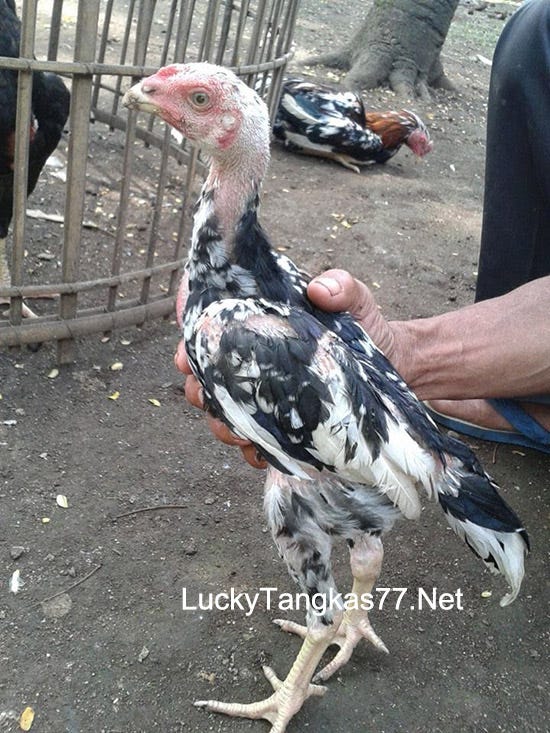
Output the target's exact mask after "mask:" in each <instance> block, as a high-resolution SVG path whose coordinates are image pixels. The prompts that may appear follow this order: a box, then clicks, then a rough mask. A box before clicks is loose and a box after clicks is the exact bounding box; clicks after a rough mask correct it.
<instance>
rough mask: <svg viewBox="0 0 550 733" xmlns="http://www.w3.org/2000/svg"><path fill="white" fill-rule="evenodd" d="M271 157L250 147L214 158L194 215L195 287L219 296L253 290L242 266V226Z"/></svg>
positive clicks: (191, 267) (191, 258) (191, 273)
mask: <svg viewBox="0 0 550 733" xmlns="http://www.w3.org/2000/svg"><path fill="white" fill-rule="evenodd" d="M260 153H261V151H260ZM267 162H268V154H264V155H261V154H260V155H251V154H250V151H248V155H244V156H241V157H240V158H239V157H238V156H233V157H232V158H229V159H226V160H223V161H219V160H215V161H213V162H212V165H211V168H210V173H209V175H208V178H207V179H206V182H205V184H204V186H203V189H202V192H201V195H200V198H199V202H198V206H197V210H196V213H195V217H194V225H193V235H192V239H191V251H190V254H189V260H188V270H189V289H190V291H193V290H195V291H197V290H199V291H201V292H203V293H204V292H206V291H208V292H210V293H211V294H212V295H216V297H228V296H229V297H231V295H233V297H242V296H243V295H244V296H246V295H247V294H251V295H252V294H253V292H251V288H252V284H251V283H249V284H247V283H246V282H245V280H246V277H245V273H244V272H242V268H241V267H240V266H239V253H238V250H239V248H240V245H239V242H238V239H239V237H238V232H239V230H240V227H241V226H242V222H243V221H244V220H246V219H247V217H249V216H254V217H255V213H256V209H257V206H258V199H259V196H258V194H259V190H260V186H261V181H262V178H263V175H264V173H265V169H266V167H267ZM236 279H237V280H238V282H237V283H236V282H235V280H236ZM247 291H250V292H247Z"/></svg>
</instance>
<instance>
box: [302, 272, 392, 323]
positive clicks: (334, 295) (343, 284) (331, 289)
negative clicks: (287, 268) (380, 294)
mask: <svg viewBox="0 0 550 733" xmlns="http://www.w3.org/2000/svg"><path fill="white" fill-rule="evenodd" d="M307 294H308V296H309V297H310V298H311V300H312V301H313V302H314V303H315V305H317V306H318V307H319V308H322V309H323V310H326V311H331V312H334V311H349V312H350V313H352V315H354V316H355V318H357V320H359V321H361V320H363V319H364V318H367V317H368V315H369V313H370V312H371V311H372V310H373V309H375V310H376V311H377V310H378V305H377V304H376V301H375V299H374V296H373V294H372V293H371V291H370V290H369V289H368V287H367V286H366V285H365V284H364V283H362V282H361V281H360V280H356V279H355V278H354V277H353V275H351V274H350V273H349V272H347V271H346V270H327V271H326V272H324V273H323V274H322V275H319V277H316V278H314V279H313V280H312V281H311V282H310V283H309V285H308V288H307Z"/></svg>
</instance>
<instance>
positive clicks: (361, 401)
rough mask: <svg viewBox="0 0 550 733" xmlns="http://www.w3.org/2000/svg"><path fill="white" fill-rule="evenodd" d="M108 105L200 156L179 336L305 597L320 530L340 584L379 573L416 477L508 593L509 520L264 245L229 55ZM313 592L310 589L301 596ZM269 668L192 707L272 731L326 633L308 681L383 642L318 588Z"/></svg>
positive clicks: (355, 328) (300, 278) (248, 115)
mask: <svg viewBox="0 0 550 733" xmlns="http://www.w3.org/2000/svg"><path fill="white" fill-rule="evenodd" d="M124 103H125V104H126V106H128V107H130V108H134V109H140V110H143V111H146V112H151V113H153V114H156V115H158V116H160V117H162V118H163V119H164V120H165V121H166V122H168V123H169V124H170V125H173V126H174V127H176V128H177V129H178V130H179V131H180V132H181V133H183V135H184V136H185V137H187V138H189V139H190V140H191V141H193V142H195V143H197V144H199V145H201V146H202V148H203V150H204V151H205V152H206V153H207V154H208V155H209V156H210V158H211V166H210V172H209V175H208V178H207V180H206V182H205V184H204V186H203V189H202V193H201V196H200V199H199V203H198V208H197V210H196V213H195V222H194V229H193V236H192V245H191V251H190V255H189V261H188V268H187V269H188V276H189V294H188V298H187V305H186V307H185V314H184V317H183V318H184V329H183V330H184V338H185V343H186V349H187V352H188V355H189V360H190V362H191V365H192V368H193V371H194V373H195V374H196V375H197V377H198V379H199V380H200V382H201V384H202V385H203V388H204V394H205V400H206V402H207V404H208V406H209V409H210V411H211V412H212V413H213V414H214V415H216V416H218V417H220V418H221V419H222V420H223V421H224V422H225V423H226V424H227V425H228V426H229V427H230V428H231V429H232V430H233V431H234V432H235V433H236V434H237V435H239V436H241V437H243V438H247V439H248V440H251V441H252V442H253V443H254V444H255V445H256V447H257V449H258V451H259V452H260V453H261V454H262V455H263V456H265V458H266V459H267V461H268V462H269V464H270V467H269V469H268V471H267V479H266V491H265V509H266V514H267V519H268V522H269V525H270V527H271V531H272V534H273V537H274V539H275V542H276V544H277V547H278V549H279V551H280V553H281V555H282V556H283V557H284V559H285V561H286V563H287V565H288V568H289V570H290V573H291V575H292V576H293V578H294V579H295V580H296V581H297V582H298V583H299V584H300V586H301V588H302V590H303V591H305V592H306V593H308V594H309V596H310V597H313V596H314V595H316V594H322V596H324V597H325V598H328V597H329V595H330V593H331V591H332V592H333V593H334V594H335V592H336V591H335V583H334V579H333V576H332V571H331V548H332V541H333V537H334V536H342V537H344V538H345V539H346V540H347V542H348V546H349V551H350V560H351V569H352V574H353V578H354V581H353V589H352V593H354V594H357V597H360V596H361V594H363V593H369V592H370V591H371V590H372V588H373V585H374V583H375V582H376V579H377V577H378V574H379V572H380V566H381V561H382V552H383V551H382V543H381V539H380V537H381V535H383V534H384V533H385V532H386V531H387V530H389V529H390V527H391V525H392V523H393V521H394V519H395V518H396V517H397V516H399V515H400V514H401V515H404V516H405V517H407V518H415V517H417V516H418V514H419V512H420V503H419V499H418V495H417V488H424V490H425V491H426V492H427V494H428V496H430V497H432V498H433V499H436V500H437V501H438V502H439V504H440V506H441V508H442V509H443V512H444V513H445V516H446V519H447V521H448V522H449V524H450V526H451V527H452V528H453V529H454V530H455V532H457V534H458V535H460V536H461V537H462V538H463V539H464V540H465V541H466V543H467V544H468V545H469V547H470V548H471V549H472V550H474V552H475V553H476V554H477V555H479V556H480V557H481V558H482V559H483V560H484V561H485V563H486V564H487V565H488V566H489V567H490V568H491V569H493V570H495V571H500V572H501V573H503V574H504V576H505V578H506V580H507V581H508V583H509V584H510V586H511V592H510V593H509V594H508V595H507V596H506V597H505V598H503V599H502V601H501V604H502V605H506V604H508V603H510V602H511V601H512V600H513V599H514V598H515V597H516V595H517V594H518V591H519V588H520V585H521V581H522V578H523V573H524V554H525V553H526V551H527V549H528V539H527V534H526V532H525V530H524V529H523V528H522V526H521V523H520V521H519V519H518V518H517V516H516V515H515V514H514V512H513V511H512V509H510V508H509V507H508V506H507V505H506V504H505V502H504V501H503V500H502V499H501V498H500V496H499V495H498V493H497V489H496V486H495V484H494V483H493V482H492V481H491V479H490V478H489V477H488V476H487V474H486V473H485V472H484V471H483V469H482V467H481V466H480V464H479V463H478V461H477V459H476V458H475V456H474V455H473V453H472V452H471V451H470V449H469V448H468V447H466V446H465V445H463V444H462V443H460V442H459V441H457V440H454V439H452V438H450V437H448V436H445V435H443V434H441V433H440V432H439V431H438V429H437V428H436V426H435V425H434V423H433V422H432V421H431V419H430V418H429V417H428V415H427V414H426V412H425V410H424V408H423V406H422V405H421V404H420V403H419V402H418V400H417V399H416V397H415V396H414V395H413V394H412V393H411V392H410V390H409V389H408V388H407V386H406V385H405V384H404V382H403V381H402V380H401V378H400V376H399V375H398V374H397V373H396V372H395V370H394V369H393V367H392V366H391V364H390V363H389V362H388V361H387V360H386V358H385V357H384V355H383V354H382V353H381V352H380V351H379V350H378V349H377V348H376V346H375V345H374V344H373V342H372V341H371V340H370V338H369V336H368V335H367V334H366V333H365V332H364V331H363V330H362V328H361V327H360V326H359V325H358V324H357V323H356V322H355V321H354V319H353V318H352V317H351V316H350V315H349V314H347V313H339V314H334V313H325V312H323V311H320V310H318V309H316V308H315V307H314V306H313V305H312V304H311V303H310V302H309V301H308V300H307V298H306V295H305V289H306V284H307V277H306V275H305V274H304V273H302V272H301V271H300V270H299V269H298V268H297V267H296V266H295V265H294V264H293V263H292V262H291V261H290V260H289V259H288V258H286V257H284V256H282V255H280V254H277V253H276V252H274V251H273V249H272V248H271V246H270V243H269V241H268V239H267V236H266V234H265V233H264V231H263V230H262V228H261V226H260V224H259V222H258V215H257V208H258V203H259V188H260V184H261V181H262V178H263V176H264V174H265V172H266V168H267V164H268V160H269V119H268V113H267V109H266V107H265V105H264V103H263V102H262V101H261V100H260V98H259V97H258V96H257V94H256V93H255V92H254V91H253V90H252V89H250V88H249V87H247V86H246V85H245V84H244V83H243V82H242V81H241V80H239V79H238V78H237V77H236V76H235V75H234V74H233V73H232V72H231V71H229V70H227V69H224V68H222V67H219V66H214V65H211V64H206V63H197V64H184V65H173V66H168V67H165V68H163V69H161V70H160V71H158V72H157V73H156V74H154V75H153V76H150V77H148V78H147V79H144V80H143V81H141V82H140V83H139V84H137V85H135V86H134V87H132V88H131V89H130V90H129V91H128V92H127V94H126V96H125V99H124ZM317 600H318V597H317ZM279 623H280V625H281V626H282V627H283V628H284V629H287V630H290V631H295V632H297V633H299V634H301V635H302V636H303V637H304V641H303V644H302V648H301V650H300V653H299V654H298V657H297V659H296V661H295V662H294V664H293V666H292V668H291V670H290V672H289V673H288V676H287V677H286V679H284V680H283V681H282V680H279V679H278V678H277V677H276V675H275V673H274V672H273V671H272V670H271V669H269V668H266V669H265V670H264V671H265V673H266V676H267V678H268V680H269V681H270V683H271V684H272V686H273V688H274V693H273V694H272V695H271V696H270V697H268V698H267V699H266V700H263V701H261V702H257V703H251V704H248V705H241V704H234V703H221V702H217V701H200V702H197V703H196V704H197V705H200V706H203V707H206V708H207V709H208V710H212V711H217V712H223V713H227V714H229V715H236V716H242V717H250V718H265V719H267V720H268V721H270V722H271V724H272V728H271V732H272V733H283V731H285V730H286V726H287V724H288V722H289V720H290V719H291V718H292V716H293V715H294V714H295V713H296V712H297V711H298V710H299V709H300V707H301V706H302V703H303V701H304V700H305V699H306V698H307V697H309V696H310V695H320V694H323V692H324V688H323V687H320V686H318V685H313V684H311V679H312V677H313V675H314V673H315V670H316V667H317V665H318V663H319V661H320V659H321V657H322V655H323V653H324V652H325V650H326V649H327V647H328V646H329V645H331V644H338V645H339V646H340V647H341V648H340V651H339V653H338V654H337V655H336V657H335V658H334V660H332V661H331V662H330V663H329V664H328V665H327V666H326V667H325V668H323V669H322V670H321V671H320V672H319V673H318V674H317V677H316V679H320V680H325V679H327V678H328V677H329V676H330V675H331V674H333V673H334V672H335V671H336V670H337V669H339V668H340V667H341V666H342V665H343V664H345V662H346V661H347V660H348V659H349V658H350V656H351V654H352V651H353V649H354V647H355V646H356V644H357V643H358V642H359V640H360V639H362V638H365V639H368V640H370V641H371V642H373V643H374V644H375V645H376V646H377V647H378V648H380V649H384V648H385V647H384V645H383V643H382V641H381V640H380V639H379V638H378V637H377V636H376V634H375V633H374V631H373V630H372V628H371V626H370V623H369V619H368V616H367V613H366V612H365V611H361V610H353V611H351V610H349V611H346V612H345V613H344V611H343V609H342V606H341V605H340V604H339V603H338V602H336V603H333V604H329V603H327V608H326V609H322V610H321V611H320V612H319V613H315V612H314V610H313V609H312V610H310V611H309V613H308V616H307V628H305V629H304V628H302V627H299V626H297V625H296V624H292V623H287V622H284V621H281V622H279Z"/></svg>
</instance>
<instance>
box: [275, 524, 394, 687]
mask: <svg viewBox="0 0 550 733" xmlns="http://www.w3.org/2000/svg"><path fill="white" fill-rule="evenodd" d="M349 544H350V565H351V572H352V574H353V587H352V589H351V593H350V595H349V597H348V598H347V599H346V601H347V602H346V606H347V608H348V610H346V612H345V613H344V616H343V618H342V623H341V624H340V627H339V628H338V631H337V632H336V634H335V636H334V638H333V639H332V642H331V643H332V644H337V645H338V646H339V647H340V651H339V652H338V654H337V655H336V656H335V657H334V659H333V660H332V661H331V662H329V663H328V664H327V665H326V666H325V667H323V669H322V670H320V671H319V672H318V673H317V674H316V675H315V678H314V679H315V681H319V682H321V681H325V680H327V679H328V678H329V677H331V676H332V675H333V674H334V673H335V672H336V671H337V670H339V669H340V668H341V667H343V666H344V664H346V662H348V661H349V659H350V657H351V655H352V653H353V650H354V649H355V647H356V646H357V644H358V643H359V642H360V640H361V639H365V640H366V641H370V642H371V644H373V645H374V646H375V647H376V648H377V649H379V650H380V651H383V652H386V654H387V653H388V649H387V647H386V645H385V644H384V642H383V641H382V639H380V637H379V636H378V635H377V634H376V633H375V631H374V629H373V628H372V626H371V623H370V621H369V617H368V613H367V611H366V610H364V608H362V606H363V607H364V605H365V603H364V599H365V598H368V597H369V595H368V594H370V593H372V589H373V587H374V584H375V583H376V581H377V579H378V576H379V575H380V570H381V567H382V559H383V557H384V549H383V546H382V541H381V540H380V538H379V537H375V536H373V535H367V534H364V535H361V536H360V537H358V538H357V539H356V540H354V541H352V540H349ZM353 597H355V599H356V600H355V601H353V600H352V599H353ZM274 623H276V624H277V625H278V626H280V627H281V629H283V631H288V632H290V633H293V634H298V636H301V637H302V638H305V636H306V635H307V629H306V627H305V626H301V625H300V624H296V623H294V622H293V621H285V620H282V619H275V620H274Z"/></svg>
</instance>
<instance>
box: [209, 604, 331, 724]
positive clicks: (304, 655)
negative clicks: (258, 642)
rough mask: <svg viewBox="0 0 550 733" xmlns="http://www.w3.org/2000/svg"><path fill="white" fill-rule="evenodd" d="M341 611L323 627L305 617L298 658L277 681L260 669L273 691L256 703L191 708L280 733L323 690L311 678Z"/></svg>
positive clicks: (213, 702) (267, 669)
mask: <svg viewBox="0 0 550 733" xmlns="http://www.w3.org/2000/svg"><path fill="white" fill-rule="evenodd" d="M341 617H342V612H341V611H337V612H335V613H334V615H333V623H330V624H328V625H327V624H326V621H325V622H323V621H321V620H320V618H319V616H316V615H314V614H313V613H311V614H310V615H309V616H308V627H307V633H306V635H305V638H304V642H303V644H302V647H301V649H300V652H299V654H298V656H297V657H296V660H295V662H294V664H293V665H292V668H291V669H290V672H289V673H288V675H287V677H286V679H284V680H280V679H279V678H278V677H277V676H276V674H275V672H274V671H273V670H272V669H271V668H270V667H264V668H263V669H264V674H265V676H266V677H267V679H268V680H269V682H270V683H271V686H272V687H273V689H274V690H275V692H274V693H273V694H272V695H271V696H270V697H268V698H266V699H265V700H262V701H260V702H254V703H249V704H247V705H242V704H240V703H228V702H219V701H217V700H197V702H195V705H197V706H198V707H202V708H206V709H207V710H209V711H211V712H215V713H225V715H232V716H235V717H240V718H252V719H255V720H256V719H258V718H263V719H265V720H268V721H269V722H270V723H271V725H272V727H271V731H270V733H284V731H285V730H286V727H287V725H288V723H289V721H290V720H291V718H292V717H293V716H294V715H295V714H296V713H297V712H298V710H300V708H301V707H302V705H303V703H304V701H305V700H307V698H308V697H311V696H321V695H324V693H325V692H326V688H325V687H321V686H319V685H312V684H311V678H312V677H313V674H314V672H315V669H316V668H317V665H318V664H319V661H320V660H321V657H322V656H323V654H324V652H325V650H326V649H327V648H328V647H329V646H330V645H331V644H332V643H333V639H334V635H335V633H336V629H337V628H338V625H339V623H340V620H341Z"/></svg>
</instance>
